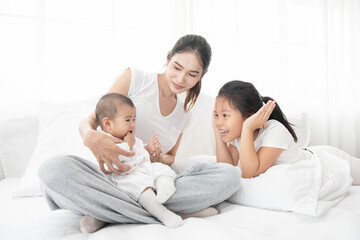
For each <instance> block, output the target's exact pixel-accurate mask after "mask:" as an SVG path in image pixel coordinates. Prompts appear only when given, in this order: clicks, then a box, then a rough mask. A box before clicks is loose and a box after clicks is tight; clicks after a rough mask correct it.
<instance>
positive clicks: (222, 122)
mask: <svg viewBox="0 0 360 240" xmlns="http://www.w3.org/2000/svg"><path fill="white" fill-rule="evenodd" d="M214 114H215V116H214V121H215V125H216V127H217V129H218V130H219V132H220V135H221V137H222V140H223V141H224V142H226V143H229V142H231V141H233V140H235V139H237V138H239V137H241V131H242V126H243V123H244V121H245V119H244V118H243V116H242V114H241V113H240V112H239V111H238V110H236V109H235V108H234V107H233V106H231V105H230V104H229V101H228V100H227V99H226V98H225V97H218V98H217V99H216V102H215V111H214Z"/></svg>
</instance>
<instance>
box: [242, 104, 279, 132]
mask: <svg viewBox="0 0 360 240" xmlns="http://www.w3.org/2000/svg"><path fill="white" fill-rule="evenodd" d="M274 108H275V101H272V100H269V101H268V102H267V103H266V104H265V105H264V106H262V107H261V108H260V109H259V110H258V111H257V112H256V113H255V114H253V115H252V116H250V117H249V118H247V119H246V120H245V121H244V124H243V129H248V130H251V131H255V130H256V129H259V128H264V127H266V126H267V125H269V123H268V122H267V121H268V119H269V117H270V115H271V113H272V111H273V110H274Z"/></svg>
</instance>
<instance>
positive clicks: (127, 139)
mask: <svg viewBox="0 0 360 240" xmlns="http://www.w3.org/2000/svg"><path fill="white" fill-rule="evenodd" d="M124 142H126V143H127V144H128V145H129V147H130V150H132V149H133V146H134V144H135V135H134V132H131V133H130V132H129V133H127V134H126V136H125V137H124Z"/></svg>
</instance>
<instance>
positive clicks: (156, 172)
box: [105, 138, 176, 201]
mask: <svg viewBox="0 0 360 240" xmlns="http://www.w3.org/2000/svg"><path fill="white" fill-rule="evenodd" d="M118 145H119V146H120V147H121V148H123V149H124V150H126V151H130V148H129V145H128V144H127V143H125V142H123V143H121V144H118ZM133 151H134V152H135V155H134V156H132V157H125V156H122V155H119V160H120V161H121V162H122V164H124V165H128V166H130V167H131V169H130V170H129V171H126V172H123V173H121V174H116V173H111V174H106V177H107V178H108V179H109V180H110V181H111V182H113V183H115V184H116V185H117V186H118V187H119V188H120V189H122V190H123V191H125V192H126V193H128V194H129V196H130V197H131V198H133V199H134V200H135V201H138V199H139V196H140V194H141V193H142V192H143V191H144V190H145V188H147V187H151V188H152V189H155V181H156V180H157V179H158V178H159V177H162V176H167V177H169V178H171V180H172V181H173V180H174V179H175V177H176V174H175V172H174V171H173V170H172V169H171V168H170V167H169V166H168V165H165V164H162V163H151V161H150V157H149V153H148V152H147V151H146V149H145V148H144V145H143V141H141V140H140V139H138V138H135V144H134V146H133ZM105 166H106V164H105ZM114 167H115V168H116V166H115V165H114Z"/></svg>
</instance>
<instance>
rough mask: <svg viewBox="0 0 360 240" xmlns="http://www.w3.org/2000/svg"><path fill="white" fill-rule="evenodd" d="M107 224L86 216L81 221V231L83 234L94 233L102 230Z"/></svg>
mask: <svg viewBox="0 0 360 240" xmlns="http://www.w3.org/2000/svg"><path fill="white" fill-rule="evenodd" d="M105 224H106V222H103V221H101V220H99V219H96V218H93V217H90V216H88V215H85V216H83V217H82V218H81V219H80V231H81V232H82V233H93V232H96V231H97V230H99V229H100V228H102V227H103V226H104V225H105Z"/></svg>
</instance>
